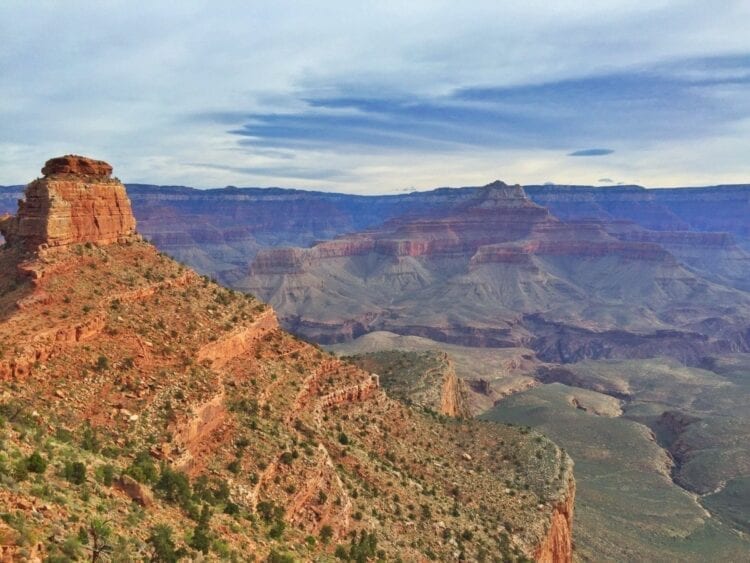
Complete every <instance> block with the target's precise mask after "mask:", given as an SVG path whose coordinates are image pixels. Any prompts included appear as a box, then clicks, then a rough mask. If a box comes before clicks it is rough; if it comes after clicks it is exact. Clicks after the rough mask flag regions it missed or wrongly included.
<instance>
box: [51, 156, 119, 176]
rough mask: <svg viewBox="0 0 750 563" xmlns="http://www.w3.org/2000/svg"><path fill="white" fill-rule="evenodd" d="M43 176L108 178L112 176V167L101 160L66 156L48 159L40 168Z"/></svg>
mask: <svg viewBox="0 0 750 563" xmlns="http://www.w3.org/2000/svg"><path fill="white" fill-rule="evenodd" d="M42 174H44V175H45V176H53V175H64V174H69V175H73V176H99V177H102V178H109V177H110V176H111V175H112V166H110V165H109V164H107V163H106V162H104V161H103V160H94V159H92V158H86V157H85V156H78V155H76V154H68V155H66V156H58V157H57V158H50V159H49V160H48V161H47V162H46V163H45V164H44V168H42Z"/></svg>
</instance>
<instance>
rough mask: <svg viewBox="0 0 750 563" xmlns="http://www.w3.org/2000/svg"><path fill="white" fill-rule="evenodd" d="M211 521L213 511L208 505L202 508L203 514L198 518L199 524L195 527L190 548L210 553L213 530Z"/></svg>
mask: <svg viewBox="0 0 750 563" xmlns="http://www.w3.org/2000/svg"><path fill="white" fill-rule="evenodd" d="M210 520H211V509H209V507H208V505H207V504H204V505H203V507H202V508H201V514H200V517H199V518H198V523H197V524H196V525H195V529H194V530H193V537H192V538H191V539H190V547H192V548H193V549H195V550H198V551H200V552H201V553H204V554H205V553H208V549H209V548H210V547H211V535H210V534H211V529H210V526H209V521H210Z"/></svg>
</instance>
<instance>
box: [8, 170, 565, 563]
mask: <svg viewBox="0 0 750 563" xmlns="http://www.w3.org/2000/svg"><path fill="white" fill-rule="evenodd" d="M43 173H44V174H45V176H44V178H42V179H41V180H37V181H35V182H32V183H31V184H30V185H29V186H28V188H27V197H28V200H26V201H24V203H23V204H21V205H20V206H19V209H18V212H17V214H16V215H15V216H13V217H11V218H6V219H5V220H4V221H3V229H4V231H3V232H4V233H5V234H6V235H7V237H6V244H5V245H4V246H3V247H2V248H1V249H0V362H2V366H3V368H2V380H3V381H2V383H3V394H2V399H1V400H0V413H1V414H2V416H3V423H4V424H3V443H2V447H1V448H0V495H1V496H2V500H3V528H2V532H3V541H2V545H1V546H0V553H2V557H3V558H5V559H7V560H39V561H41V560H43V559H45V558H48V557H63V556H66V557H70V554H71V553H78V554H80V553H83V546H84V545H92V542H100V541H106V542H107V545H109V546H111V547H110V549H111V550H112V551H113V552H116V553H119V554H128V555H130V556H135V557H152V556H153V555H152V554H153V553H154V552H155V551H154V550H156V549H167V548H168V547H169V545H173V547H174V549H175V550H176V549H177V547H179V548H180V552H181V553H182V554H183V556H187V557H191V558H207V559H211V560H219V559H226V558H232V557H239V556H240V555H246V554H253V555H254V556H255V557H259V558H263V559H266V558H271V559H272V560H273V558H278V557H282V556H283V557H287V558H292V559H294V560H318V559H324V558H326V557H331V556H333V554H334V553H340V552H341V550H344V551H345V552H347V553H360V554H362V556H363V557H367V558H375V557H377V558H395V557H401V558H405V559H407V560H415V561H416V560H420V561H423V560H428V559H435V558H438V559H443V560H446V559H457V558H459V559H460V558H463V559H470V560H474V559H478V558H480V557H484V554H489V553H495V554H499V555H500V556H502V557H504V558H506V559H508V560H524V559H530V558H535V559H537V560H540V561H570V560H571V557H572V525H573V522H572V518H573V502H574V495H575V481H574V478H573V465H572V462H571V460H570V458H569V457H568V456H567V455H566V454H565V453H564V452H563V451H562V450H561V449H560V448H558V447H557V446H556V445H555V444H554V443H552V442H551V441H550V440H548V439H546V438H545V437H543V436H541V435H539V434H537V433H535V432H529V431H528V430H525V429H520V428H514V427H511V426H506V425H487V424H482V423H479V422H476V421H473V420H469V419H458V418H455V417H452V416H448V415H449V414H454V412H456V413H457V411H458V410H459V405H458V403H457V402H456V395H455V393H456V391H457V389H458V388H459V387H460V383H459V381H458V380H457V379H456V378H455V377H448V378H447V379H446V380H445V392H446V395H445V397H446V400H445V401H442V402H441V404H443V403H444V406H445V414H443V415H436V413H435V412H433V411H432V410H431V409H430V408H428V407H423V406H419V405H413V406H408V405H407V404H406V403H405V402H402V401H399V400H396V399H394V398H391V396H389V394H388V392H387V389H384V387H383V385H382V384H381V381H380V377H379V376H378V374H377V373H372V372H369V371H366V370H363V369H361V368H359V367H357V366H355V365H352V364H351V363H348V362H344V361H342V360H340V359H338V358H337V357H335V356H333V355H331V354H329V353H328V352H325V351H323V350H321V349H320V348H319V347H317V346H314V345H312V344H308V343H306V342H304V341H302V340H300V339H299V338H297V337H295V336H293V335H291V334H289V333H287V332H285V331H284V330H283V329H282V328H280V326H279V324H278V322H277V316H276V314H275V312H274V310H273V309H272V308H271V307H269V306H268V305H266V304H264V303H262V302H260V301H258V300H257V299H255V298H254V297H252V296H251V295H249V294H243V293H239V292H236V291H233V290H230V289H227V288H224V287H222V286H220V285H218V284H216V283H215V282H214V281H212V280H210V279H209V278H208V277H205V276H200V275H198V274H196V273H194V272H192V271H191V270H190V269H188V268H187V267H186V266H184V265H182V264H180V263H178V262H176V261H174V260H172V259H171V258H168V257H167V256H166V255H164V254H162V253H160V252H158V251H157V250H156V248H155V247H154V246H152V245H151V244H150V243H148V242H146V241H144V240H143V239H142V238H141V237H139V236H138V235H136V234H135V220H134V217H133V215H132V213H130V205H129V203H128V199H127V196H126V195H125V191H124V188H123V187H122V185H121V184H120V183H119V182H118V181H117V180H115V179H112V178H111V177H110V176H109V174H111V168H109V166H108V165H105V163H101V162H100V161H93V160H90V159H85V158H84V157H79V156H68V157H63V158H60V159H53V160H52V161H50V162H49V163H48V164H47V165H46V166H45V167H44V169H43ZM449 375H450V374H449ZM40 514H43V517H39V515H40ZM103 515H104V516H106V519H105V518H103ZM84 536H85V541H86V542H87V543H86V544H84V543H83V542H84V539H83V537H84ZM164 537H169V541H170V542H172V543H171V544H169V542H167V543H166V544H165V542H163V541H161V540H159V539H158V538H162V539H163V538H164ZM203 537H208V538H209V540H210V541H208V542H203V541H202V540H201V538H203ZM160 542H161V543H160ZM94 545H99V544H97V543H94ZM165 545H166V547H165Z"/></svg>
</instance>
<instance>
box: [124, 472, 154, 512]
mask: <svg viewBox="0 0 750 563" xmlns="http://www.w3.org/2000/svg"><path fill="white" fill-rule="evenodd" d="M115 485H116V487H117V488H118V489H120V490H121V491H122V492H124V493H125V494H126V495H128V496H129V497H130V498H131V499H133V500H134V501H135V502H137V503H138V504H140V505H141V506H143V507H144V508H145V507H149V506H151V505H152V504H153V503H154V497H153V495H152V494H151V491H149V490H148V489H147V488H146V487H144V486H143V485H141V484H140V483H139V482H138V481H136V480H135V479H133V478H132V477H130V476H129V475H123V476H122V477H120V478H119V479H118V480H117V481H115Z"/></svg>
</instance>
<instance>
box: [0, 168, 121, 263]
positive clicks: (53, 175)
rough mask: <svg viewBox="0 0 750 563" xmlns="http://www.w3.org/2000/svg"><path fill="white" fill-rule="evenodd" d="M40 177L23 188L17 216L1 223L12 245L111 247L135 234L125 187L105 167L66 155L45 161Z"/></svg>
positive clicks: (35, 246)
mask: <svg viewBox="0 0 750 563" xmlns="http://www.w3.org/2000/svg"><path fill="white" fill-rule="evenodd" d="M42 173H43V174H44V177H43V178H41V179H38V180H34V181H33V182H31V183H30V184H29V185H28V186H27V187H26V193H25V199H24V200H21V201H19V207H18V214H17V215H16V216H15V217H13V218H12V219H5V220H3V221H1V222H0V231H2V234H3V235H4V236H5V238H6V239H7V240H8V241H9V242H10V243H11V244H22V245H24V246H25V247H27V248H29V249H35V248H38V247H40V246H42V245H47V246H64V245H68V244H78V243H85V242H93V243H97V244H110V243H114V242H118V241H121V240H124V239H127V238H128V237H130V236H132V235H134V234H135V218H134V217H133V212H132V210H131V207H130V200H129V199H128V196H127V194H126V192H125V186H123V185H122V183H120V181H119V180H117V179H113V178H111V174H112V167H111V166H110V165H109V164H107V163H106V162H102V161H100V160H92V159H90V158H85V157H82V156H75V155H68V156H63V157H58V158H53V159H51V160H48V161H47V163H46V164H45V165H44V168H42Z"/></svg>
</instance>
